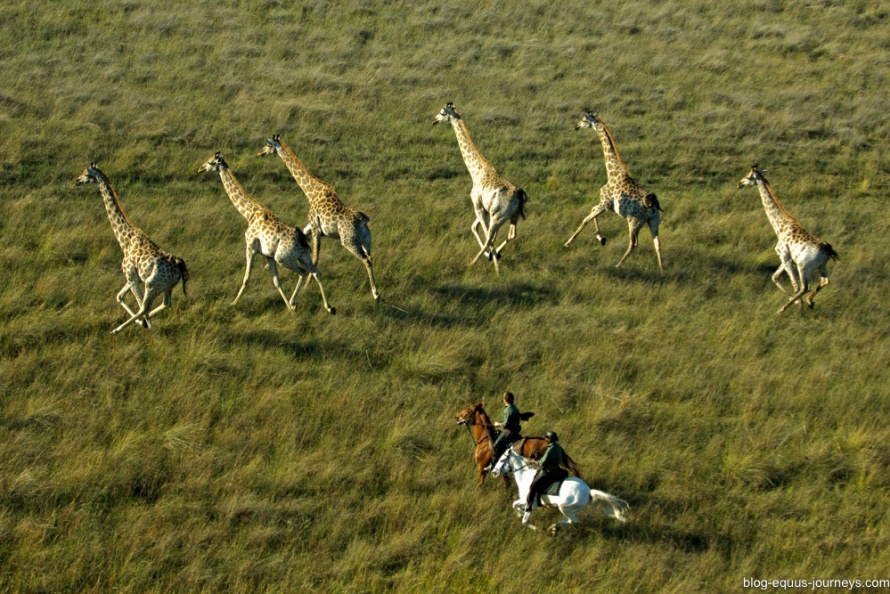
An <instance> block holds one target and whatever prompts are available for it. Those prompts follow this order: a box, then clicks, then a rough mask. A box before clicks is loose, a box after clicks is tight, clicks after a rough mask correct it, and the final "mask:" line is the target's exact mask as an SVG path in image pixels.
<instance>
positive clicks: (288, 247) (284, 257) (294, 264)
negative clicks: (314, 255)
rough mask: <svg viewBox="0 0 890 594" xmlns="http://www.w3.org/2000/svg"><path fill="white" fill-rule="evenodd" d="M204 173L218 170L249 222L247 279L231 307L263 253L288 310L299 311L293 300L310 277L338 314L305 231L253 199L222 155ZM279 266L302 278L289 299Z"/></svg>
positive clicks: (230, 196)
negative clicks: (259, 255)
mask: <svg viewBox="0 0 890 594" xmlns="http://www.w3.org/2000/svg"><path fill="white" fill-rule="evenodd" d="M202 171H211V172H212V171H216V172H217V173H219V177H220V179H222V184H223V188H224V189H225V191H226V194H228V196H229V199H230V200H231V201H232V204H233V205H234V206H235V208H236V209H238V212H240V213H241V216H243V217H244V218H245V219H247V231H245V232H244V239H245V241H246V244H247V246H246V247H247V252H246V257H247V268H246V269H245V271H244V280H243V281H241V288H240V289H239V290H238V294H237V295H236V296H235V301H233V302H232V305H235V304H236V303H238V299H240V298H241V293H243V292H244V287H245V286H246V285H247V279H248V278H250V269H251V266H252V264H253V256H254V254H257V253H260V254H262V255H263V256H265V258H266V263H267V264H268V266H269V271H270V272H271V273H272V284H274V285H275V288H276V289H278V294H279V295H281V298H282V299H283V300H284V303H285V305H287V307H288V309H290V310H291V311H296V305H294V300H295V299H296V297H297V293H299V291H300V288H301V287H302V286H303V282H304V281H305V280H306V277H307V276H309V275H311V276H312V278H314V279H315V282H316V283H317V284H318V289H319V291H321V301H322V303H323V304H324V308H325V309H326V310H327V311H328V312H329V313H331V314H336V313H337V310H336V309H334V308H333V307H331V306H330V305H329V304H328V298H327V297H326V296H325V294H324V287H323V286H322V284H321V278H320V277H321V273H319V271H318V268H316V266H315V264H313V263H312V259H311V258H310V254H309V244H308V242H307V241H306V236H305V235H303V232H302V231H300V230H299V229H294V228H293V227H291V226H289V225H286V224H285V223H283V222H282V221H281V220H280V219H279V218H278V217H276V216H275V215H274V214H272V211H271V210H269V209H268V208H266V207H265V206H263V205H262V204H260V203H259V202H257V201H256V200H254V199H253V198H252V197H251V196H250V195H249V194H248V193H247V192H246V191H245V190H244V188H243V187H242V186H241V184H239V183H238V180H237V179H235V176H234V175H233V174H232V171H231V169H229V165H228V163H226V161H225V160H224V159H223V158H222V155H220V154H219V153H216V154H215V155H213V156H212V157H210V158H209V159H208V160H207V161H206V162H205V163H204V164H203V165H201V167H200V168H198V173H200V172H202ZM278 264H281V265H282V266H284V267H285V268H289V269H290V270H293V271H294V272H296V273H297V274H298V275H299V277H300V278H299V280H297V286H296V287H295V288H294V292H293V294H292V295H291V298H290V299H288V298H287V297H286V296H285V295H284V290H282V288H281V281H280V280H279V278H278V266H277V265H278ZM306 284H308V283H306Z"/></svg>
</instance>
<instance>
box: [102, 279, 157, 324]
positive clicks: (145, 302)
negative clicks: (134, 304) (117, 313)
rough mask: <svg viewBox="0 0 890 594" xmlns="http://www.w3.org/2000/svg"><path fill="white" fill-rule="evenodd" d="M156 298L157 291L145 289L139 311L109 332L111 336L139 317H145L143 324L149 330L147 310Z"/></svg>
mask: <svg viewBox="0 0 890 594" xmlns="http://www.w3.org/2000/svg"><path fill="white" fill-rule="evenodd" d="M157 296H158V291H157V290H156V289H151V288H148V287H146V289H145V295H144V296H143V298H142V307H140V308H139V311H137V312H136V313H134V314H133V315H132V316H131V317H130V319H129V320H127V321H126V322H124V323H123V324H121V325H120V326H118V327H117V328H115V329H114V330H112V331H111V333H112V334H117V333H118V332H120V331H121V330H123V329H124V328H126V327H127V326H129V325H130V324H132V323H133V322H135V321H137V320H138V319H139V318H141V317H143V316H144V317H145V322H146V323H147V324H148V326H146V327H147V328H151V315H150V314H149V313H148V308H149V307H151V304H152V303H153V302H154V300H155V298H156V297H157Z"/></svg>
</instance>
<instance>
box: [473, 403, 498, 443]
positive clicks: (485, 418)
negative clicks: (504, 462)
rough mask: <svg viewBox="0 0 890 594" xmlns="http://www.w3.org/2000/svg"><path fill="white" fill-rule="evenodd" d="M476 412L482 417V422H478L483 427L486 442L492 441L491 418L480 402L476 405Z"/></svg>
mask: <svg viewBox="0 0 890 594" xmlns="http://www.w3.org/2000/svg"><path fill="white" fill-rule="evenodd" d="M476 414H477V415H479V416H481V417H482V421H483V422H482V423H479V425H481V426H482V427H483V428H484V429H485V436H486V437H487V438H488V443H490V444H493V443H494V434H493V433H492V427H494V425H492V423H491V418H490V417H489V416H488V413H486V412H485V409H484V408H482V403H481V402H480V403H479V404H477V405H476Z"/></svg>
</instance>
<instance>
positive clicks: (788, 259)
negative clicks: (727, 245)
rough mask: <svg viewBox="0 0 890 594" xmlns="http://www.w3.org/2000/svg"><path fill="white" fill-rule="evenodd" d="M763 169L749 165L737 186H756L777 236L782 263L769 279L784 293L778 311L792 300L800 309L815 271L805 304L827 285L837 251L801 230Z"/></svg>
mask: <svg viewBox="0 0 890 594" xmlns="http://www.w3.org/2000/svg"><path fill="white" fill-rule="evenodd" d="M765 172H766V170H763V171H758V169H757V165H752V166H751V170H750V171H748V174H747V175H746V176H745V177H743V178H742V180H741V181H740V182H739V185H738V188H746V187H750V186H757V189H758V190H760V200H761V201H762V202H763V210H764V211H766V217H767V218H768V219H769V222H770V224H771V225H772V226H773V230H774V231H775V232H776V235H777V236H778V237H779V243H777V244H776V253H777V254H778V255H779V259H780V260H781V261H782V263H781V264H780V265H779V268H778V269H777V270H776V271H775V272H774V273H773V276H772V279H773V282H774V283H775V285H776V286H777V287H779V289H781V290H782V292H783V293H785V295H787V296H788V303H786V304H785V305H783V306H782V309H780V310H779V312H780V313H781V312H783V311H785V310H786V309H788V308H789V307H790V306H791V304H792V303H794V302H795V301H797V302H798V303H799V304H800V308H801V310H802V309H803V299H802V297H803V295H804V293H806V292H807V291H809V290H810V286H811V285H812V283H813V280H814V279H815V273H816V272H818V273H819V277H820V279H819V284H818V285H816V287H815V288H814V289H813V292H812V293H810V294H809V295H807V298H806V300H807V305H809V306H810V307H813V299H815V297H816V293H818V292H819V291H820V290H822V288H823V287H826V286H828V284H829V280H828V261H829V260H831V259H834V260H837V259H838V255H837V252H835V251H834V248H832V247H831V245H830V244H828V243H827V242H825V241H822V240H821V239H819V238H818V237H816V236H815V235H811V234H809V233H807V232H806V231H804V229H803V227H801V226H800V223H798V222H797V220H796V219H795V218H794V217H792V216H791V215H790V214H788V211H787V210H785V209H784V208H783V207H782V205H781V204H780V203H779V199H778V198H776V193H775V192H773V188H772V186H770V185H769V182H768V181H766V178H765V177H763V174H764V173H765ZM783 272H786V273H788V277H789V278H790V279H791V285H792V286H793V287H794V294H793V295H792V294H791V293H789V292H788V291H786V290H785V287H783V286H782V283H780V282H779V277H780V276H782V273H783Z"/></svg>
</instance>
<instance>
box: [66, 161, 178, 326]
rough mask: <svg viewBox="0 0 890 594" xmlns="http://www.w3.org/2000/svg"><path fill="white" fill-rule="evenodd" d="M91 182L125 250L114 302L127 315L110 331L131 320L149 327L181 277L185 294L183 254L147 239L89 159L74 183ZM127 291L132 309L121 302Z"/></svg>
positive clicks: (167, 304) (165, 306) (106, 179)
mask: <svg viewBox="0 0 890 594" xmlns="http://www.w3.org/2000/svg"><path fill="white" fill-rule="evenodd" d="M90 183H92V184H96V185H97V186H99V195H100V196H102V201H103V202H104V203H105V211H106V212H107V213H108V220H109V221H110V222H111V230H112V231H113V232H114V236H115V237H116V238H117V242H118V243H119V244H120V246H121V250H122V251H123V252H124V260H123V262H122V263H121V270H123V273H124V276H125V277H126V278H127V283H126V284H125V285H124V287H123V288H122V289H121V290H120V291H119V292H118V294H117V302H118V303H119V304H120V306H121V307H123V308H124V309H125V310H126V312H127V313H128V314H129V315H130V319H128V320H127V321H126V322H124V323H123V324H121V325H120V326H118V327H117V328H115V329H114V330H112V331H111V333H112V334H117V333H118V332H120V331H121V330H123V329H124V328H126V327H127V326H128V325H130V324H132V323H133V322H136V323H138V324H139V325H140V326H142V327H143V328H151V317H152V316H153V315H155V314H157V313H158V312H160V311H161V310H163V309H166V308H168V307H170V302H171V296H172V293H173V287H174V286H176V283H178V282H179V281H180V280H182V293H183V295H186V296H188V294H187V293H186V290H185V283H186V281H187V280H188V277H189V273H188V269H187V268H186V266H185V262H184V261H183V260H182V258H177V257H176V256H174V255H172V254H169V253H167V252H165V251H164V250H162V249H161V248H160V247H159V246H158V245H157V244H156V243H155V242H153V241H152V240H151V239H149V237H148V235H146V234H145V232H144V231H142V229H140V228H139V227H137V226H135V225H134V224H133V223H131V222H130V219H128V218H127V215H126V214H125V213H124V210H123V208H121V204H120V201H119V200H118V199H117V194H116V193H115V191H114V188H112V187H111V183H109V181H108V178H107V177H106V176H105V174H104V173H102V171H101V170H100V169H99V167H98V165H97V164H96V163H91V164H90V166H89V167H87V168H86V169H84V171H83V173H81V174H80V177H78V178H77V179H76V180H75V181H74V185H75V186H79V185H81V184H90ZM140 282H142V284H143V285H144V289H143V292H142V294H141V296H140V293H139V283H140ZM128 292H130V293H132V294H133V297H135V298H136V310H135V311H133V310H132V309H130V307H129V306H128V305H127V304H126V302H124V297H125V296H126V294H127V293H128ZM161 294H163V295H164V301H163V303H161V305H159V306H157V307H156V308H154V309H151V306H152V304H153V303H154V301H155V299H156V298H157V297H158V296H159V295H161Z"/></svg>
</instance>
